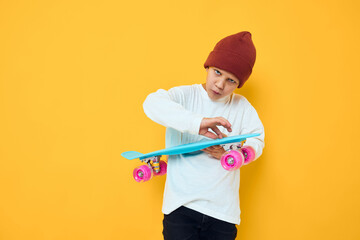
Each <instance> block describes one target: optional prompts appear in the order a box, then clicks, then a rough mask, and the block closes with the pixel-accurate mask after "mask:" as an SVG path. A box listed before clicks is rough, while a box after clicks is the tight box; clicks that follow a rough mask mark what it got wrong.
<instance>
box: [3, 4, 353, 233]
mask: <svg viewBox="0 0 360 240" xmlns="http://www.w3.org/2000/svg"><path fill="white" fill-rule="evenodd" d="M359 10H360V6H359V3H358V2H357V1H354V0H353V1H351V0H330V1H314V0H301V1H300V0H297V1H285V0H282V1H279V0H278V1H277V0H275V1H265V0H262V1H260V0H254V1H249V0H248V1H215V0H211V1H189V0H182V1H166V0H155V1H126V2H123V1H115V0H112V1H110V0H105V1H44V0H38V1H1V2H0V110H1V112H0V114H1V116H0V239H1V240H20V239H21V240H23V239H27V240H33V239H36V240H43V239H46V240H50V239H51V240H55V239H56V240H57V239H58V240H63V239H94V240H95V239H96V240H98V239H106V240H111V239H161V238H162V234H161V231H162V222H161V221H162V218H163V215H162V213H161V204H162V194H163V187H164V182H165V177H159V178H155V179H153V180H152V181H150V182H147V183H144V184H139V183H136V182H135V181H134V180H133V179H132V170H133V168H134V167H136V166H138V165H140V162H139V161H127V160H125V159H124V158H122V157H120V153H121V152H123V151H127V150H138V151H142V152H149V151H153V150H158V149H161V148H163V147H164V133H165V129H164V127H162V126H160V125H157V124H155V123H153V122H152V121H151V120H149V119H148V118H147V117H146V116H145V114H144V113H143V110H142V102H143V101H144V99H145V97H146V96H147V94H149V93H151V92H153V91H155V90H157V89H159V88H163V89H169V88H171V87H173V86H177V85H184V84H194V83H202V82H204V80H205V76H206V74H205V70H204V69H203V66H202V65H203V63H204V61H205V59H206V57H207V56H208V54H209V52H210V51H211V50H212V48H213V47H214V45H215V44H216V42H217V41H219V40H220V39H221V38H223V37H225V36H227V35H230V34H233V33H236V32H239V31H243V30H248V31H250V32H251V33H252V34H253V41H254V43H255V46H256V48H257V60H256V63H255V67H254V71H253V74H252V76H251V77H250V79H249V81H248V82H247V84H246V85H245V86H244V87H243V88H242V89H240V90H239V91H238V93H240V94H243V95H245V96H246V97H247V98H248V99H249V101H250V102H251V103H252V104H253V105H254V107H255V108H256V109H257V111H258V114H259V116H260V118H261V120H262V122H263V124H264V126H265V129H266V146H265V149H264V154H263V155H262V156H261V158H259V159H258V161H256V162H254V163H253V164H251V165H249V166H246V167H244V168H242V169H241V190H240V196H241V209H242V215H241V217H242V223H241V225H240V226H239V227H238V229H239V233H238V238H237V239H246V240H251V239H256V240H258V239H265V240H267V239H276V240H279V239H328V240H333V239H354V240H355V239H360V228H359V226H360V192H359V189H360V174H359V167H360V158H359V147H360V146H359V134H360V126H359V122H360V112H359V109H360V99H359V97H358V96H359V90H360V73H359V56H360V47H359V46H360V45H359V43H360V31H359V29H360V28H359V23H360V20H359V17H358V13H359Z"/></svg>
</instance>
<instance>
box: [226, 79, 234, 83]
mask: <svg viewBox="0 0 360 240" xmlns="http://www.w3.org/2000/svg"><path fill="white" fill-rule="evenodd" d="M228 80H229V82H231V83H236V81H235V80H232V79H231V78H228Z"/></svg>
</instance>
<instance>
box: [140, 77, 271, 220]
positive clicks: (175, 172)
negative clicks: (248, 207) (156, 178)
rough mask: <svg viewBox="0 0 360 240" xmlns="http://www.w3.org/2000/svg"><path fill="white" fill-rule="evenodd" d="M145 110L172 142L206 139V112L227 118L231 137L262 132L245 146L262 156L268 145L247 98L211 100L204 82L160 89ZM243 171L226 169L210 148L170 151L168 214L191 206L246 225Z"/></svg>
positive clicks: (168, 144) (165, 208) (166, 195)
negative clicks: (209, 152)
mask: <svg viewBox="0 0 360 240" xmlns="http://www.w3.org/2000/svg"><path fill="white" fill-rule="evenodd" d="M143 107H144V111H145V114H146V115H147V116H148V117H149V118H150V119H152V120H153V121H154V122H156V123H159V124H161V125H163V126H165V127H166V128H167V129H166V147H172V146H176V145H180V144H186V143H191V142H197V141H201V140H204V139H206V138H205V137H204V136H201V135H199V134H198V133H199V128H200V123H201V120H202V118H204V117H208V118H209V117H224V118H226V119H227V120H228V121H229V122H230V123H231V125H232V126H231V127H232V132H231V133H229V132H228V131H227V130H226V129H225V128H223V127H221V126H220V127H219V129H220V131H221V132H223V133H225V134H227V135H228V136H234V135H239V134H248V133H260V134H261V135H260V136H258V137H254V138H249V139H247V141H246V143H245V146H246V145H250V146H252V147H253V148H254V149H255V152H256V157H255V159H257V158H258V157H259V156H260V155H261V153H262V150H263V148H264V136H265V135H264V127H263V125H262V123H261V121H260V119H259V117H258V114H257V113H256V110H255V109H254V108H253V107H252V106H251V104H250V103H249V102H248V101H247V99H246V98H245V97H243V96H241V95H238V94H232V95H231V96H228V97H225V98H223V99H220V100H218V101H213V100H211V99H210V98H209V97H208V95H207V92H206V91H205V89H204V88H203V87H202V85H201V84H195V85H191V86H180V87H174V88H172V89H170V90H169V91H165V90H163V89H159V90H158V91H157V92H155V93H151V94H149V95H148V97H147V98H146V100H145V102H144V104H143ZM239 186H240V170H239V169H238V170H235V171H226V170H225V169H223V168H222V166H221V164H220V161H219V160H217V159H214V158H212V157H209V156H208V155H207V154H206V153H204V152H201V153H198V154H181V155H173V156H169V159H168V167H167V178H166V183H165V190H164V200H163V209H162V211H163V213H164V214H169V213H171V212H172V211H174V210H175V209H177V208H178V207H180V206H185V207H188V208H190V209H193V210H195V211H198V212H201V213H203V214H206V215H209V216H211V217H214V218H217V219H220V220H223V221H226V222H230V223H234V224H240V201H239Z"/></svg>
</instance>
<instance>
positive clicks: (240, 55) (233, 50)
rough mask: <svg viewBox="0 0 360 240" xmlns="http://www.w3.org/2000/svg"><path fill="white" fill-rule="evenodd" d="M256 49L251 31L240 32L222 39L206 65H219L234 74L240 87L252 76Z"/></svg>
mask: <svg viewBox="0 0 360 240" xmlns="http://www.w3.org/2000/svg"><path fill="white" fill-rule="evenodd" d="M255 59H256V49H255V46H254V44H253V42H252V40H251V33H250V32H247V31H244V32H239V33H236V34H233V35H230V36H227V37H225V38H223V39H221V40H220V41H219V42H218V43H217V44H216V45H215V47H214V50H213V51H212V52H211V53H210V54H209V56H208V58H207V60H206V62H205V64H204V67H205V68H207V67H217V68H220V69H222V70H225V71H228V72H230V73H232V74H234V75H235V76H236V77H237V78H238V79H239V80H240V84H239V86H238V87H239V88H240V87H242V86H243V85H244V83H245V82H246V80H247V79H248V78H249V77H250V75H251V72H252V69H253V67H254V64H255Z"/></svg>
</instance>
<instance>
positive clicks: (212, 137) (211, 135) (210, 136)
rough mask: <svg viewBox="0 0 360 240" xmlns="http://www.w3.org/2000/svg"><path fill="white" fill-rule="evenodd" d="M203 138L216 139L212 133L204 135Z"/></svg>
mask: <svg viewBox="0 0 360 240" xmlns="http://www.w3.org/2000/svg"><path fill="white" fill-rule="evenodd" d="M204 136H205V137H208V138H211V139H217V138H218V137H217V136H216V134H214V133H212V132H206V133H205V134H204Z"/></svg>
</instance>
